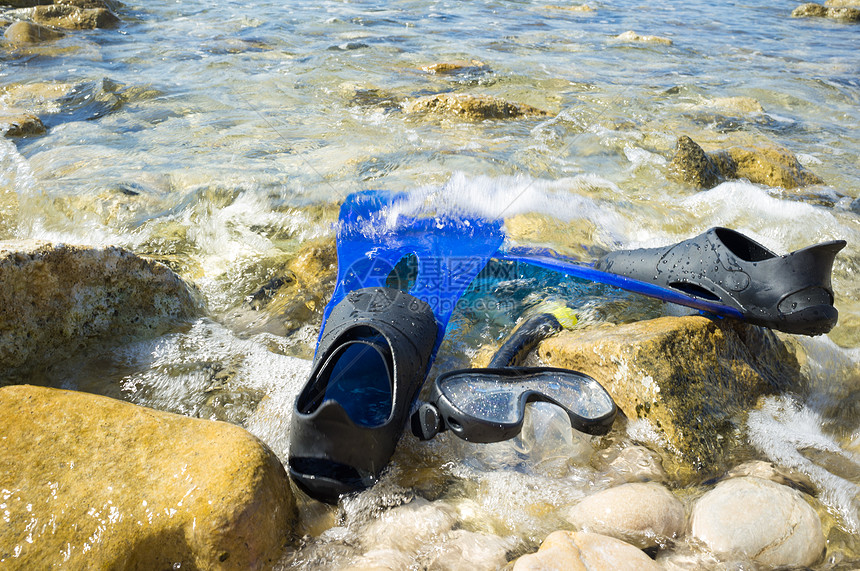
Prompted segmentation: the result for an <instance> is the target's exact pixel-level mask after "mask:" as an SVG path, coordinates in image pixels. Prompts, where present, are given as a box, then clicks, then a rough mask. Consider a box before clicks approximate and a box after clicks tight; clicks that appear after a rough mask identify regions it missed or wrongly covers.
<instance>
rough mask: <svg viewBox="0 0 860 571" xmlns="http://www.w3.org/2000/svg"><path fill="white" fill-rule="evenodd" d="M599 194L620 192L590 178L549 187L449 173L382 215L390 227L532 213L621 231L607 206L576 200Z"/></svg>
mask: <svg viewBox="0 0 860 571" xmlns="http://www.w3.org/2000/svg"><path fill="white" fill-rule="evenodd" d="M593 188H602V189H605V190H606V191H608V192H609V193H612V194H620V193H621V191H620V189H619V188H618V187H617V186H616V185H615V184H614V183H612V182H610V181H608V180H606V179H603V178H601V177H599V176H596V175H578V176H575V177H568V178H563V179H559V180H555V181H548V180H541V179H534V178H531V177H528V176H524V175H520V176H506V177H489V176H476V177H471V176H467V175H466V174H464V173H462V172H457V173H454V174H453V175H452V176H451V178H450V179H449V180H448V181H447V182H446V183H445V184H444V185H442V186H441V187H438V186H427V187H422V188H418V189H415V190H413V191H411V192H409V193H408V195H407V198H406V199H405V200H403V201H401V202H398V203H396V204H395V205H393V207H392V208H391V209H390V211H389V212H388V213H387V214H388V217H387V220H388V223H389V224H390V225H391V226H393V225H395V224H396V221H397V217H398V216H399V215H410V216H418V215H451V216H478V217H482V218H485V219H489V220H499V219H503V218H508V217H511V216H515V215H517V214H524V213H538V214H546V215H548V216H552V217H554V218H556V219H559V220H562V221H572V220H582V219H586V220H589V221H591V222H593V223H594V225H595V226H596V227H597V228H599V229H601V230H603V231H605V232H607V233H610V232H613V231H615V229H617V228H623V227H624V226H625V225H626V221H625V218H624V217H622V216H620V215H619V214H618V213H617V212H616V210H615V209H614V207H613V205H612V204H611V203H608V202H607V203H603V202H600V201H597V200H595V199H593V198H590V197H588V196H584V195H583V194H581V193H582V192H583V191H587V190H589V189H593Z"/></svg>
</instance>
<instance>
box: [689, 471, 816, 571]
mask: <svg viewBox="0 0 860 571" xmlns="http://www.w3.org/2000/svg"><path fill="white" fill-rule="evenodd" d="M692 534H693V535H694V536H695V537H696V538H698V539H699V540H701V541H702V542H703V543H705V544H706V545H707V546H708V547H709V548H710V549H711V550H712V551H714V552H715V553H716V554H717V555H720V556H723V557H727V558H729V557H732V558H733V557H738V556H746V557H749V558H750V559H752V560H753V561H755V562H756V563H759V564H761V565H767V566H772V567H779V566H808V565H812V564H814V563H815V562H816V561H818V560H819V559H820V557H821V555H822V554H823V552H824V548H825V542H824V534H823V532H822V528H821V522H820V521H819V519H818V516H817V515H816V514H815V510H813V509H812V507H810V506H809V504H808V503H806V502H805V501H804V499H803V496H802V494H801V493H800V492H797V491H796V490H793V489H791V488H788V487H786V486H781V485H779V484H776V483H774V482H771V481H769V480H762V479H761V478H754V477H742V478H732V479H730V480H726V481H724V482H721V483H720V484H718V485H717V486H716V487H715V488H714V489H713V490H711V491H709V492H708V493H706V494H705V495H704V496H702V497H701V498H700V499H699V500H698V501H697V502H696V503H695V505H694V506H693V513H692Z"/></svg>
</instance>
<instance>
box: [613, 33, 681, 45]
mask: <svg viewBox="0 0 860 571" xmlns="http://www.w3.org/2000/svg"><path fill="white" fill-rule="evenodd" d="M615 39H616V40H618V41H619V42H636V43H643V44H662V45H664V46H671V45H672V40H670V39H669V38H663V37H660V36H640V35H639V34H637V33H636V32H634V31H633V30H627V31H626V32H624V33H623V34H618V35H617V36H615Z"/></svg>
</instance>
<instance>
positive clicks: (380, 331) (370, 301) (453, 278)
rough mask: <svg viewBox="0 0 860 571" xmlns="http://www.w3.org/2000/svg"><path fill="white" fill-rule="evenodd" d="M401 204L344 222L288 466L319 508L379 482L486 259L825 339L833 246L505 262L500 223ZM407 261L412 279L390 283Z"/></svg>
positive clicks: (673, 249)
mask: <svg viewBox="0 0 860 571" xmlns="http://www.w3.org/2000/svg"><path fill="white" fill-rule="evenodd" d="M404 199H405V195H392V194H386V193H382V192H377V191H366V192H362V193H356V194H354V195H351V196H350V197H348V198H347V200H346V201H345V203H344V205H343V206H342V208H341V218H340V226H339V230H338V245H337V247H338V282H337V286H336V289H335V292H334V294H333V296H332V300H331V301H330V302H329V304H328V306H327V307H326V310H325V312H324V315H323V327H322V330H321V332H320V337H319V340H318V342H317V350H316V354H315V357H314V362H313V365H312V371H311V375H310V379H309V380H308V382H307V384H306V385H305V387H304V388H303V389H302V391H301V392H300V393H299V395H298V397H297V399H296V404H295V407H294V410H293V417H292V421H291V432H290V452H289V460H288V470H289V473H290V475H291V477H292V478H293V480H294V481H295V482H296V484H297V485H298V487H299V488H301V489H302V490H304V491H305V492H306V493H308V495H310V496H311V497H314V498H316V499H319V500H321V501H326V502H330V503H333V502H336V501H337V500H338V498H339V497H340V496H342V495H343V494H348V493H351V492H357V491H360V490H363V489H366V488H368V487H370V486H372V485H373V484H374V483H375V482H376V481H377V480H378V478H379V476H380V474H381V472H382V470H383V469H384V468H385V466H386V465H387V464H388V461H389V460H390V458H391V456H392V455H393V453H394V448H395V447H396V445H397V441H398V440H399V438H400V435H401V433H402V431H403V429H404V427H405V425H406V423H407V421H408V419H409V416H410V412H411V409H412V407H413V405H414V403H415V401H416V398H417V396H418V392H419V391H420V389H421V387H422V385H423V384H424V380H425V378H426V376H427V374H428V372H429V370H430V367H431V365H432V362H433V359H434V357H435V354H436V351H437V350H438V347H439V344H440V343H441V340H442V338H443V336H444V333H445V328H446V326H447V323H448V320H449V319H450V316H451V313H452V312H453V309H454V306H455V305H456V303H457V301H458V300H459V298H460V297H461V296H462V294H463V293H464V291H465V289H466V288H467V287H468V285H469V284H470V283H471V282H472V280H473V279H474V278H475V277H476V276H477V275H478V273H479V272H480V271H481V270H482V269H483V267H484V266H485V265H486V264H487V262H488V261H489V260H490V259H491V258H497V259H502V260H509V261H515V262H524V263H528V264H531V265H535V266H539V267H543V268H546V269H550V270H553V271H559V272H563V273H566V274H568V275H571V276H573V277H577V278H582V279H586V280H591V281H595V282H599V283H604V284H608V285H612V286H616V287H619V288H622V289H626V290H630V291H634V292H638V293H642V294H644V295H648V296H651V297H655V298H658V299H661V300H664V301H668V302H672V303H679V304H681V305H686V306H688V307H692V308H694V309H698V310H701V311H703V312H707V313H709V314H713V315H716V316H720V317H730V318H737V319H744V320H747V321H749V322H751V323H754V324H758V325H763V326H766V327H772V328H775V329H779V330H782V331H786V332H789V333H798V334H805V335H817V334H821V333H826V332H827V331H829V330H830V329H831V328H832V327H833V326H834V325H835V323H836V319H837V317H838V314H837V311H836V309H835V308H834V307H833V290H832V286H831V281H830V274H831V271H832V265H833V261H834V258H835V256H836V253H837V252H839V250H841V249H842V248H843V247H844V246H845V242H844V241H833V242H827V243H824V244H819V245H817V246H812V247H809V248H805V249H802V250H798V251H796V252H793V253H791V254H788V255H785V256H779V255H777V254H775V253H773V252H771V251H770V250H768V249H767V248H765V247H764V246H762V245H761V244H758V243H757V242H755V241H753V240H751V239H749V238H747V237H746V236H743V235H742V234H740V233H738V232H735V231H733V230H729V229H726V228H712V229H711V230H708V231H707V232H705V233H704V234H701V235H699V236H696V237H694V238H691V239H689V240H685V241H683V242H680V243H678V244H674V245H671V246H666V247H663V248H653V249H639V250H629V251H618V252H612V253H610V254H607V255H606V256H604V257H602V258H601V259H600V260H598V261H597V262H596V263H595V264H594V265H593V266H589V265H585V264H581V263H578V262H576V261H574V260H571V259H569V258H566V257H564V256H561V255H559V254H558V253H556V252H554V251H552V250H548V249H539V248H522V247H516V248H508V249H504V248H503V247H502V246H503V242H504V232H503V231H502V228H501V222H500V221H488V220H484V219H481V218H478V217H450V216H429V217H428V216H424V217H409V216H404V215H402V214H401V215H399V216H395V215H394V214H395V210H396V209H395V207H396V205H397V204H398V203H402V201H403V200H404ZM392 218H396V220H394V221H392ZM405 260H411V261H412V264H413V265H414V267H415V268H417V275H411V276H409V277H408V279H400V278H398V276H399V275H400V274H399V273H398V269H401V270H402V267H403V262H404V261H405ZM403 290H408V291H403Z"/></svg>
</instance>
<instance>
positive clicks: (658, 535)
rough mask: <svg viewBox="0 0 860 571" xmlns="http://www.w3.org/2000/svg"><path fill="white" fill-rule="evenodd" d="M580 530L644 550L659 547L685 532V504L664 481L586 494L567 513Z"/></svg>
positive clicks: (621, 486) (632, 484)
mask: <svg viewBox="0 0 860 571" xmlns="http://www.w3.org/2000/svg"><path fill="white" fill-rule="evenodd" d="M567 520H568V521H569V522H570V523H572V524H573V525H574V527H576V528H577V529H582V530H585V531H590V532H593V533H600V534H602V535H608V536H611V537H615V538H616V539H620V540H622V541H626V542H628V543H630V544H632V545H634V546H636V547H639V548H640V549H646V548H650V547H659V546H661V545H665V544H666V543H668V542H669V541H671V540H674V539H677V538H678V537H680V536H681V535H682V534H683V533H684V525H685V523H686V516H685V515H684V506H683V505H682V504H681V501H680V500H679V499H678V498H676V497H675V496H674V495H673V494H672V492H670V491H669V490H668V489H666V488H665V487H663V486H661V485H660V484H655V483H653V482H649V483H631V484H622V485H620V486H616V487H614V488H608V489H606V490H603V491H601V492H597V493H596V494H593V495H591V496H588V497H586V498H585V499H583V500H582V501H581V502H579V503H578V504H576V505H575V506H573V507H572V508H571V509H570V510H569V511H568V513H567Z"/></svg>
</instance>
